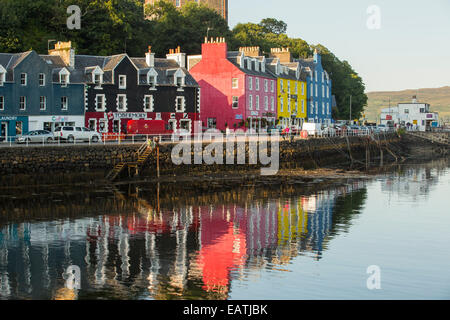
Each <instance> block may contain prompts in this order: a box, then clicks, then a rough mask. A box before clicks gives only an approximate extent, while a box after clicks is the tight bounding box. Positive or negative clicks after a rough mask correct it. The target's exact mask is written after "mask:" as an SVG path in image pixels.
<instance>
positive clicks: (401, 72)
mask: <svg viewBox="0 0 450 320" xmlns="http://www.w3.org/2000/svg"><path fill="white" fill-rule="evenodd" d="M373 6H375V7H374V8H375V9H370V8H372V7H373ZM377 12H378V13H377ZM269 17H270V18H276V19H278V20H283V21H284V22H286V23H287V25H288V30H287V34H288V35H289V36H290V37H296V38H302V39H304V40H305V41H307V42H308V43H309V44H318V43H320V44H322V45H324V46H325V47H327V48H328V49H330V50H331V51H332V52H333V53H334V54H335V55H336V56H337V57H338V58H339V59H340V60H347V61H348V62H349V63H350V64H351V65H352V67H353V69H354V70H355V71H356V72H357V73H358V74H359V75H360V76H361V77H362V79H363V81H364V83H365V85H366V91H367V92H371V91H398V90H405V89H418V88H437V87H443V86H450V0H428V1H423V0H370V1H368V0H340V1H337V0H320V1H313V0H308V1H306V0H263V1H262V0H244V1H243V0H229V24H230V28H233V27H234V26H235V25H236V24H237V23H240V22H242V23H245V22H253V23H259V22H260V21H261V20H262V19H264V18H269ZM368 24H369V26H370V28H369V26H368ZM377 27H379V28H377Z"/></svg>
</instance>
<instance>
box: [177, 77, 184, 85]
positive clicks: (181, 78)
mask: <svg viewBox="0 0 450 320" xmlns="http://www.w3.org/2000/svg"><path fill="white" fill-rule="evenodd" d="M175 85H176V86H177V87H182V86H183V85H184V83H183V77H175Z"/></svg>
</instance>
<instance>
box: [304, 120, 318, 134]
mask: <svg viewBox="0 0 450 320" xmlns="http://www.w3.org/2000/svg"><path fill="white" fill-rule="evenodd" d="M302 130H304V131H308V135H310V136H314V135H319V134H320V133H321V131H322V125H321V124H320V123H315V122H305V123H303V127H302Z"/></svg>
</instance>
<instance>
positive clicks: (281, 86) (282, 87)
mask: <svg viewBox="0 0 450 320" xmlns="http://www.w3.org/2000/svg"><path fill="white" fill-rule="evenodd" d="M280 89H281V92H284V91H283V90H284V81H283V80H280Z"/></svg>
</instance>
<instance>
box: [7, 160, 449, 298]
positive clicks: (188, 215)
mask: <svg viewBox="0 0 450 320" xmlns="http://www.w3.org/2000/svg"><path fill="white" fill-rule="evenodd" d="M433 170H434V171H433ZM443 172H444V173H443ZM445 172H446V171H445V170H444V169H433V168H429V167H425V168H422V167H419V168H413V169H407V170H405V171H401V172H398V173H394V174H388V175H386V176H385V177H382V178H380V185H381V190H382V192H384V194H385V195H386V198H389V197H392V196H393V194H395V193H401V194H402V195H406V196H407V197H408V199H409V198H412V199H413V201H420V199H421V197H426V194H428V193H430V192H432V187H433V185H436V184H437V183H438V181H439V179H442V177H443V175H445V174H447V176H446V177H447V178H448V172H447V173H445ZM370 183H371V184H372V185H373V184H374V183H375V182H370ZM447 188H448V186H447ZM143 194H145V192H143ZM224 194H225V193H224ZM230 195H233V196H234V198H233V197H231V198H232V199H235V200H230ZM242 195H243V196H242ZM123 197H124V196H123V195H121V196H117V197H116V198H114V199H111V198H102V199H100V200H99V199H98V198H95V199H91V200H90V201H87V203H86V205H85V206H81V207H76V208H75V209H74V214H73V215H70V218H55V216H56V217H58V214H57V213H56V212H55V213H54V214H53V218H52V215H50V217H48V218H45V219H44V218H42V219H40V220H29V221H22V222H20V221H17V220H20V219H14V217H12V218H11V219H10V220H11V221H7V222H6V223H4V224H3V225H2V226H1V228H0V297H1V298H4V299H11V298H14V299H16V298H19V299H28V298H31V299H90V298H113V299H168V298H187V299H194V298H195V299H197V298H201V299H202V298H203V299H206V298H216V299H227V298H232V297H233V294H234V295H236V296H239V295H240V294H242V293H243V292H245V290H246V287H247V286H250V282H248V281H249V280H255V279H256V281H257V282H258V281H259V283H261V281H266V280H270V281H272V280H273V279H274V278H273V277H274V276H275V275H276V273H271V274H265V275H264V277H269V278H267V279H259V280H258V278H255V276H256V275H257V274H258V272H260V271H262V270H267V271H273V272H275V271H276V272H283V271H290V272H291V273H292V275H291V276H292V277H296V272H300V270H296V269H292V265H291V264H292V262H293V261H296V260H297V259H298V258H299V257H302V256H307V257H310V258H309V259H311V258H312V259H313V260H314V261H320V260H321V259H322V258H323V254H324V252H326V251H327V250H329V244H330V242H331V241H333V240H332V239H334V238H336V237H338V236H339V235H340V234H342V233H347V232H351V230H350V228H351V226H352V224H353V223H354V221H356V220H355V219H358V217H361V216H362V215H363V214H364V205H365V201H366V199H367V187H366V183H365V182H363V181H358V180H353V181H348V182H347V183H346V184H344V185H341V186H339V187H333V188H331V189H328V190H324V191H320V192H314V193H312V194H307V195H306V194H302V192H301V191H300V190H291V191H289V192H286V193H284V194H282V195H279V196H278V197H270V198H267V197H264V196H258V195H254V194H253V191H252V190H250V191H245V190H239V192H238V193H237V194H233V193H232V192H231V193H230V192H228V193H226V194H225V195H224V197H223V198H220V197H219V196H218V194H213V195H207V196H204V199H203V198H202V199H203V200H200V198H199V199H197V201H195V199H196V198H195V196H194V197H193V198H192V199H194V201H193V200H192V199H191V200H190V199H189V197H187V196H186V201H180V199H179V198H177V200H173V202H172V203H170V202H167V203H166V206H165V205H164V203H162V204H163V205H162V209H160V210H158V207H159V204H160V203H159V199H158V205H156V204H155V202H154V199H153V198H151V199H150V198H146V197H144V195H141V196H137V197H134V198H133V197H130V198H126V197H125V199H122V198H123ZM239 197H241V198H239ZM169 198H170V197H169ZM120 199H121V200H120ZM386 201H388V200H386ZM77 203H78V202H77ZM94 203H95V206H96V209H95V210H94V212H93V213H92V214H88V215H87V216H84V217H77V214H76V213H77V212H81V211H92V207H93V206H94ZM66 205H67V206H70V203H69V204H67V203H66ZM99 206H100V207H103V208H104V209H103V210H101V211H98V207H99ZM28 210H31V211H32V210H33V208H31V209H30V208H28ZM96 213H97V214H96ZM37 215H40V212H37ZM14 221H17V222H14ZM388 249H389V248H388V247H386V250H388ZM343 258H346V257H343ZM71 265H76V266H79V267H80V270H81V290H71V289H67V288H66V286H65V279H64V278H63V274H64V272H65V271H66V270H67V268H68V267H69V266H71ZM258 270H260V271H258ZM233 282H235V283H236V284H239V285H237V286H234V287H233V286H232V284H233ZM232 287H233V290H232ZM291 289H292V288H291ZM292 290H293V289H292ZM232 293H233V294H232ZM262 298H265V299H273V298H275V299H278V298H284V295H283V292H282V291H275V292H268V293H267V295H266V296H263V297H262ZM287 298H292V297H287Z"/></svg>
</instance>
